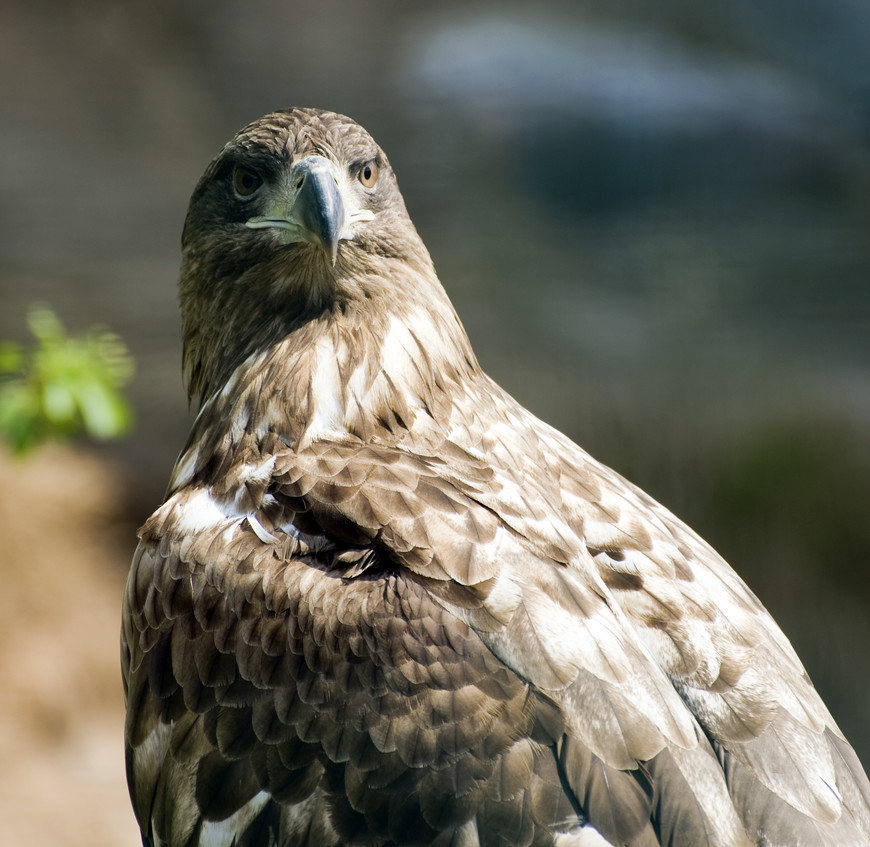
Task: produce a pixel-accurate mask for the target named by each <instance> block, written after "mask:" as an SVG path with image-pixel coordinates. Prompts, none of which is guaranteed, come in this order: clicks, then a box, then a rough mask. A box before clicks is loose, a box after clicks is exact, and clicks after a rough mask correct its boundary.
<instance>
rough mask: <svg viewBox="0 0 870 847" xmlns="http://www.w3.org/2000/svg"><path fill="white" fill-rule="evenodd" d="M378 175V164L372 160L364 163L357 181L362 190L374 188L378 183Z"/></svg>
mask: <svg viewBox="0 0 870 847" xmlns="http://www.w3.org/2000/svg"><path fill="white" fill-rule="evenodd" d="M379 174H380V169H379V168H378V163H377V162H375V161H374V160H373V161H371V162H366V163H365V164H364V165H363V166H362V167H361V168H360V169H359V181H360V184H361V185H362V187H363V188H374V187H375V184H376V183H377V181H378V175H379Z"/></svg>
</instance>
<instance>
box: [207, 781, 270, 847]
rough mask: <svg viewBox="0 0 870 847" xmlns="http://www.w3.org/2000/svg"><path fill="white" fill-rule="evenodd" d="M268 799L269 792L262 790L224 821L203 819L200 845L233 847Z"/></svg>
mask: <svg viewBox="0 0 870 847" xmlns="http://www.w3.org/2000/svg"><path fill="white" fill-rule="evenodd" d="M268 801H269V794H268V793H267V792H266V791H261V792H260V793H259V794H255V795H254V796H253V797H252V798H251V799H250V800H248V802H247V803H245V805H244V806H242V808H241V809H239V810H238V811H237V812H235V813H234V814H232V815H230V816H229V817H228V818H226V819H224V820H222V821H203V823H202V829H201V830H200V833H199V847H231V845H232V844H234V843H235V841H236V840H237V839H238V837H239V835H241V833H243V832H244V831H245V829H246V828H247V827H248V826H249V825H250V823H251V821H252V820H254V818H255V817H257V815H258V814H259V813H260V811H261V810H262V808H263V806H265V805H266V803H267V802H268Z"/></svg>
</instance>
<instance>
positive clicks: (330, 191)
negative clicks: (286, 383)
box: [245, 156, 374, 265]
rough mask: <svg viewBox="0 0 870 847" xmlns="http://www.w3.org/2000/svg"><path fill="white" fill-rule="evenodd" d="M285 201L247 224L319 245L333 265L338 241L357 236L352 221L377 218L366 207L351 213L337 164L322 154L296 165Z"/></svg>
mask: <svg viewBox="0 0 870 847" xmlns="http://www.w3.org/2000/svg"><path fill="white" fill-rule="evenodd" d="M285 200H289V202H285V203H280V204H277V205H276V206H275V208H274V209H272V210H270V214H268V215H265V216H262V217H253V218H250V219H249V220H248V221H247V222H246V224H245V225H246V226H248V227H250V228H251V229H266V228H275V229H279V230H282V235H283V238H284V240H285V241H286V242H287V243H288V244H292V243H296V242H300V241H307V242H309V243H310V244H316V245H318V246H319V247H321V248H322V249H323V251H324V252H325V253H326V255H327V256H328V257H329V261H330V262H331V264H333V265H334V264H335V259H336V256H337V254H338V243H339V241H341V240H342V239H348V238H353V236H354V232H353V228H352V224H353V223H356V222H357V221H363V220H372V219H373V218H374V214H373V213H372V212H370V211H369V210H367V209H355V210H353V211H352V212H351V214H350V215H348V213H347V206H346V204H345V201H344V198H343V197H342V190H341V187H340V186H339V182H338V178H337V170H336V167H335V165H333V163H332V162H330V161H329V159H327V158H325V157H323V156H308V157H306V158H305V159H302V160H301V161H299V162H296V164H294V165H293V167H292V169H291V170H290V177H289V190H288V196H287V197H285Z"/></svg>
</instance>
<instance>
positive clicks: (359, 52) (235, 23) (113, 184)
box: [0, 0, 870, 847]
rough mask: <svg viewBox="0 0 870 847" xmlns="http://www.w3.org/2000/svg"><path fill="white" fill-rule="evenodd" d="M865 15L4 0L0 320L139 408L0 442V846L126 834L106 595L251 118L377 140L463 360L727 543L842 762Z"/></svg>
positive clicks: (863, 735)
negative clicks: (307, 116)
mask: <svg viewBox="0 0 870 847" xmlns="http://www.w3.org/2000/svg"><path fill="white" fill-rule="evenodd" d="M868 44H870V4H868V3H867V2H866V0H799V2H795V0H731V2H730V3H727V4H723V3H718V2H713V0H661V2H658V3H655V4H650V3H647V2H644V0H606V2H605V0H587V2H583V0H561V1H560V0H539V2H537V3H535V4H534V11H532V4H529V3H518V2H510V0H500V2H498V3H495V2H493V3H486V2H468V1H467V0H463V2H447V0H440V2H430V3H426V4H411V3H403V2H399V0H382V2H353V3H351V2H337V0H321V2H320V3H317V4H311V3H300V2H288V0H273V2H249V3H245V4H241V3H233V2H229V1H228V0H209V2H205V0H181V1H180V2H179V0H172V2H170V0H152V2H151V3H148V4H134V3H123V2H117V0H87V2H80V3H75V4H72V3H66V2H51V0H39V2H33V0H27V2H24V0H21V2H15V0H0V161H2V162H4V163H5V164H4V166H3V167H2V168H0V339H8V340H12V341H17V342H21V343H26V342H27V341H28V334H27V327H26V322H25V315H26V313H27V309H28V307H29V305H30V304H31V303H33V302H45V303H48V304H50V305H51V307H52V308H53V309H54V310H55V312H56V313H57V315H58V317H59V318H60V319H61V320H62V321H63V322H64V324H65V325H66V326H67V328H68V329H69V331H70V332H71V333H77V332H81V331H83V330H84V329H85V328H87V327H89V326H91V325H93V324H103V325H106V326H108V327H110V328H111V329H112V330H114V331H115V332H117V333H118V334H119V335H120V336H121V337H122V338H123V339H124V340H125V341H126V343H127V345H128V347H129V348H130V350H131V352H132V354H133V356H134V358H135V364H136V372H135V376H134V378H133V381H132V383H131V388H130V392H129V394H130V399H131V402H132V406H133V410H134V415H135V426H134V429H133V430H132V432H131V433H130V434H129V435H128V436H126V437H125V438H124V439H122V440H119V441H115V442H113V443H111V444H110V445H109V446H99V447H97V446H94V445H91V444H88V443H80V442H74V443H73V444H72V446H69V445H67V446H57V445H55V446H49V447H44V448H41V449H38V450H35V451H33V452H32V453H30V454H28V455H26V456H24V457H23V458H13V457H11V456H9V455H8V454H7V453H3V454H0V572H2V578H3V585H4V592H3V596H2V597H0V668H2V670H3V678H4V686H3V689H2V690H0V842H2V843H9V844H12V843H19V844H43V843H45V844H48V843H52V844H56V845H79V844H81V845H85V844H87V845H89V847H101V845H104V844H105V845H110V844H111V845H115V847H118V845H124V844H130V845H133V844H136V843H137V835H136V831H135V826H134V823H133V818H132V813H131V812H130V811H129V806H128V803H127V798H126V788H125V785H124V777H123V753H122V741H121V733H122V728H121V727H122V716H121V715H122V702H121V688H120V678H119V671H118V628H119V608H120V594H121V590H122V585H123V580H124V576H125V572H126V568H127V565H128V562H129V559H130V556H131V554H132V551H133V548H134V546H135V544H134V541H135V529H136V527H137V526H138V525H139V524H141V523H142V522H143V521H144V519H145V518H146V517H147V515H148V514H149V513H150V512H151V511H152V510H153V509H154V508H155V507H156V505H158V503H159V502H160V500H161V497H162V492H163V487H164V485H165V483H166V480H167V478H168V475H169V471H170V468H171V466H172V464H173V461H174V459H175V456H176V454H177V452H178V450H179V449H180V447H181V445H182V442H183V440H184V438H185V435H186V431H187V428H188V426H189V424H190V416H189V415H188V410H187V406H186V400H185V396H184V390H183V387H182V385H181V378H180V354H181V344H180V337H179V333H180V328H179V318H178V314H177V302H176V289H175V285H176V280H177V268H178V261H179V239H180V234H181V226H182V222H183V218H184V214H185V209H186V205H187V199H188V197H189V195H190V192H191V190H192V188H193V186H194V184H195V182H196V180H197V179H198V177H199V175H200V173H201V172H202V170H203V169H204V167H205V165H206V164H207V162H208V161H209V160H210V159H211V158H212V157H213V156H214V155H215V154H216V153H217V152H218V150H219V149H220V148H221V146H222V145H223V144H224V142H225V141H227V140H228V139H229V138H230V137H231V136H232V134H233V133H234V132H235V131H236V130H237V129H238V128H240V127H241V126H242V125H244V124H245V123H247V122H248V121H250V120H252V119H254V118H256V117H258V116H260V115H261V114H263V113H265V112H268V111H271V110H272V109H275V108H281V107H286V106H290V105H312V106H320V107H324V108H329V109H333V110H336V111H340V112H344V113H346V114H348V115H351V116H352V117H354V118H356V119H357V120H359V121H360V123H362V124H363V125H364V126H365V127H366V128H367V129H369V130H370V131H371V132H372V134H373V135H374V136H375V138H376V139H377V140H378V141H379V142H380V143H381V145H382V146H383V147H384V149H386V151H387V152H388V154H389V156H390V159H391V162H392V163H393V165H394V168H395V170H396V172H397V174H398V177H399V181H400V185H401V187H402V189H403V192H404V195H405V199H406V202H407V205H408V208H409V210H410V212H411V216H412V218H413V220H414V221H415V223H416V225H417V228H418V229H419V231H420V232H421V234H422V236H423V238H424V240H425V241H426V243H427V245H428V246H429V249H430V251H431V253H432V254H433V257H434V260H435V264H436V267H437V268H438V269H439V274H440V276H441V279H442V281H443V282H444V284H445V287H446V288H447V290H448V293H449V294H450V296H451V297H452V299H453V302H454V304H455V305H456V307H457V310H458V312H459V314H460V316H461V317H462V319H463V321H464V323H465V326H466V328H467V330H468V332H469V334H470V336H471V339H472V342H473V344H474V346H475V349H476V351H477V353H478V355H479V357H480V359H481V361H482V362H483V364H484V367H485V368H486V369H487V370H488V371H489V372H490V373H491V374H492V375H493V376H494V377H495V378H496V379H497V380H498V381H499V382H501V383H502V384H503V385H504V386H505V387H506V388H507V389H508V390H510V391H511V392H512V393H513V394H515V395H516V396H517V397H518V398H519V399H520V400H521V401H522V402H523V403H524V404H525V405H527V406H528V407H530V408H531V409H532V410H533V411H534V412H536V413H537V414H538V415H539V416H540V417H542V418H544V419H546V420H547V421H549V422H550V423H552V424H554V425H555V426H557V427H558V428H560V429H562V430H563V431H565V432H567V433H568V434H569V435H570V436H571V437H573V438H574V439H575V440H577V441H578V442H580V443H581V444H582V445H583V446H584V447H586V448H587V449H588V450H589V451H590V452H592V453H593V454H594V455H596V456H597V457H598V458H600V459H602V460H604V461H605V462H607V463H608V464H610V465H612V466H613V467H615V468H616V469H617V470H619V471H620V472H622V473H623V474H624V475H626V476H628V477H629V478H631V479H632V480H633V481H635V482H637V483H638V484H640V485H641V486H642V487H644V488H646V489H647V490H648V491H649V492H650V493H652V494H653V495H654V496H655V497H657V498H658V499H659V500H661V501H662V502H663V503H664V504H665V505H667V506H668V507H670V508H671V509H672V510H673V511H675V512H676V513H677V514H678V515H679V516H680V517H682V518H684V519H685V520H687V521H688V522H689V523H690V524H691V525H692V526H693V527H695V528H696V529H697V530H699V531H700V532H701V534H702V535H704V536H705V537H706V538H707V539H708V540H709V541H710V542H712V543H713V544H714V546H716V547H717V548H718V549H719V550H720V551H721V552H722V553H723V554H724V555H725V556H726V558H728V559H729V560H730V561H731V562H732V564H733V565H734V566H735V568H736V569H737V570H738V571H739V573H740V574H741V575H742V576H743V577H744V579H745V580H746V581H747V582H748V583H749V585H750V586H751V587H752V588H753V589H754V590H755V591H756V593H757V594H758V595H759V596H760V597H761V599H762V601H763V602H764V603H765V604H766V605H767V606H768V608H769V609H770V610H771V611H772V612H773V614H774V616H775V617H776V618H777V620H778V621H779V622H780V624H781V625H782V627H783V629H784V630H785V632H786V634H787V635H788V636H789V637H790V638H791V639H792V641H793V643H794V644H795V646H796V648H797V650H798V653H799V654H800V656H801V658H802V659H803V661H804V663H805V665H806V667H807V669H808V671H809V673H810V676H811V677H812V679H813V680H814V682H815V684H816V686H817V687H818V688H819V689H820V690H821V692H822V694H823V696H824V698H825V699H826V701H827V703H828V705H829V707H830V709H831V711H832V713H833V714H834V716H835V717H836V718H837V720H838V721H839V723H840V725H841V727H842V728H843V730H844V731H845V733H846V734H847V736H848V737H849V738H850V739H851V741H852V742H853V744H854V746H855V747H856V748H857V750H858V752H859V755H861V756H862V758H863V760H864V761H865V763H868V762H870V721H868V717H870V657H868V650H867V645H868V643H870V616H868V608H870V605H868V604H870V569H868V564H870V514H868V511H870V430H868V422H870V285H868V283H870V51H868V50H867V45H868Z"/></svg>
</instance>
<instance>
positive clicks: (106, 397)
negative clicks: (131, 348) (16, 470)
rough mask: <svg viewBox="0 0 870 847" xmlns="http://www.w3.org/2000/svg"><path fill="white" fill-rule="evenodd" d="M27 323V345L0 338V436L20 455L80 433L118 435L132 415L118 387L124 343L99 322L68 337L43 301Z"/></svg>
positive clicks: (127, 366) (127, 369) (126, 362)
mask: <svg viewBox="0 0 870 847" xmlns="http://www.w3.org/2000/svg"><path fill="white" fill-rule="evenodd" d="M27 324H28V326H29V327H30V331H31V333H33V336H34V337H35V339H36V343H35V345H33V346H32V347H30V348H25V347H23V346H22V345H20V344H17V343H15V342H12V341H5V342H0V438H2V439H3V440H5V441H6V443H7V444H8V445H9V446H10V447H11V449H12V450H13V452H16V453H25V452H26V451H28V450H30V449H31V448H33V447H35V446H36V445H38V444H40V443H42V442H43V441H47V440H50V439H54V440H68V439H71V438H73V437H75V436H77V435H79V434H81V433H84V434H86V435H87V436H89V437H91V438H94V439H97V440H106V439H111V438H117V437H118V436H120V435H123V434H124V433H125V432H126V431H127V430H128V429H129V428H130V425H131V423H132V418H133V416H132V411H131V408H130V405H129V403H128V402H127V400H126V398H125V397H124V394H123V392H122V390H121V389H122V388H123V386H124V385H125V384H126V383H127V382H128V381H129V379H130V377H131V376H132V374H133V359H132V357H131V356H130V353H129V352H128V350H127V347H126V346H125V344H124V342H123V341H122V340H121V339H120V338H119V337H118V336H117V335H115V334H114V333H112V332H109V331H108V330H106V329H102V328H100V327H92V328H91V329H89V330H87V331H86V332H85V333H84V334H83V335H81V336H69V335H67V333H66V330H65V329H64V327H63V324H62V323H61V322H60V320H59V319H58V317H57V316H56V315H55V314H54V312H52V311H51V309H49V308H48V307H46V306H43V305H36V306H33V307H31V308H30V310H29V311H28V313H27Z"/></svg>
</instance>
